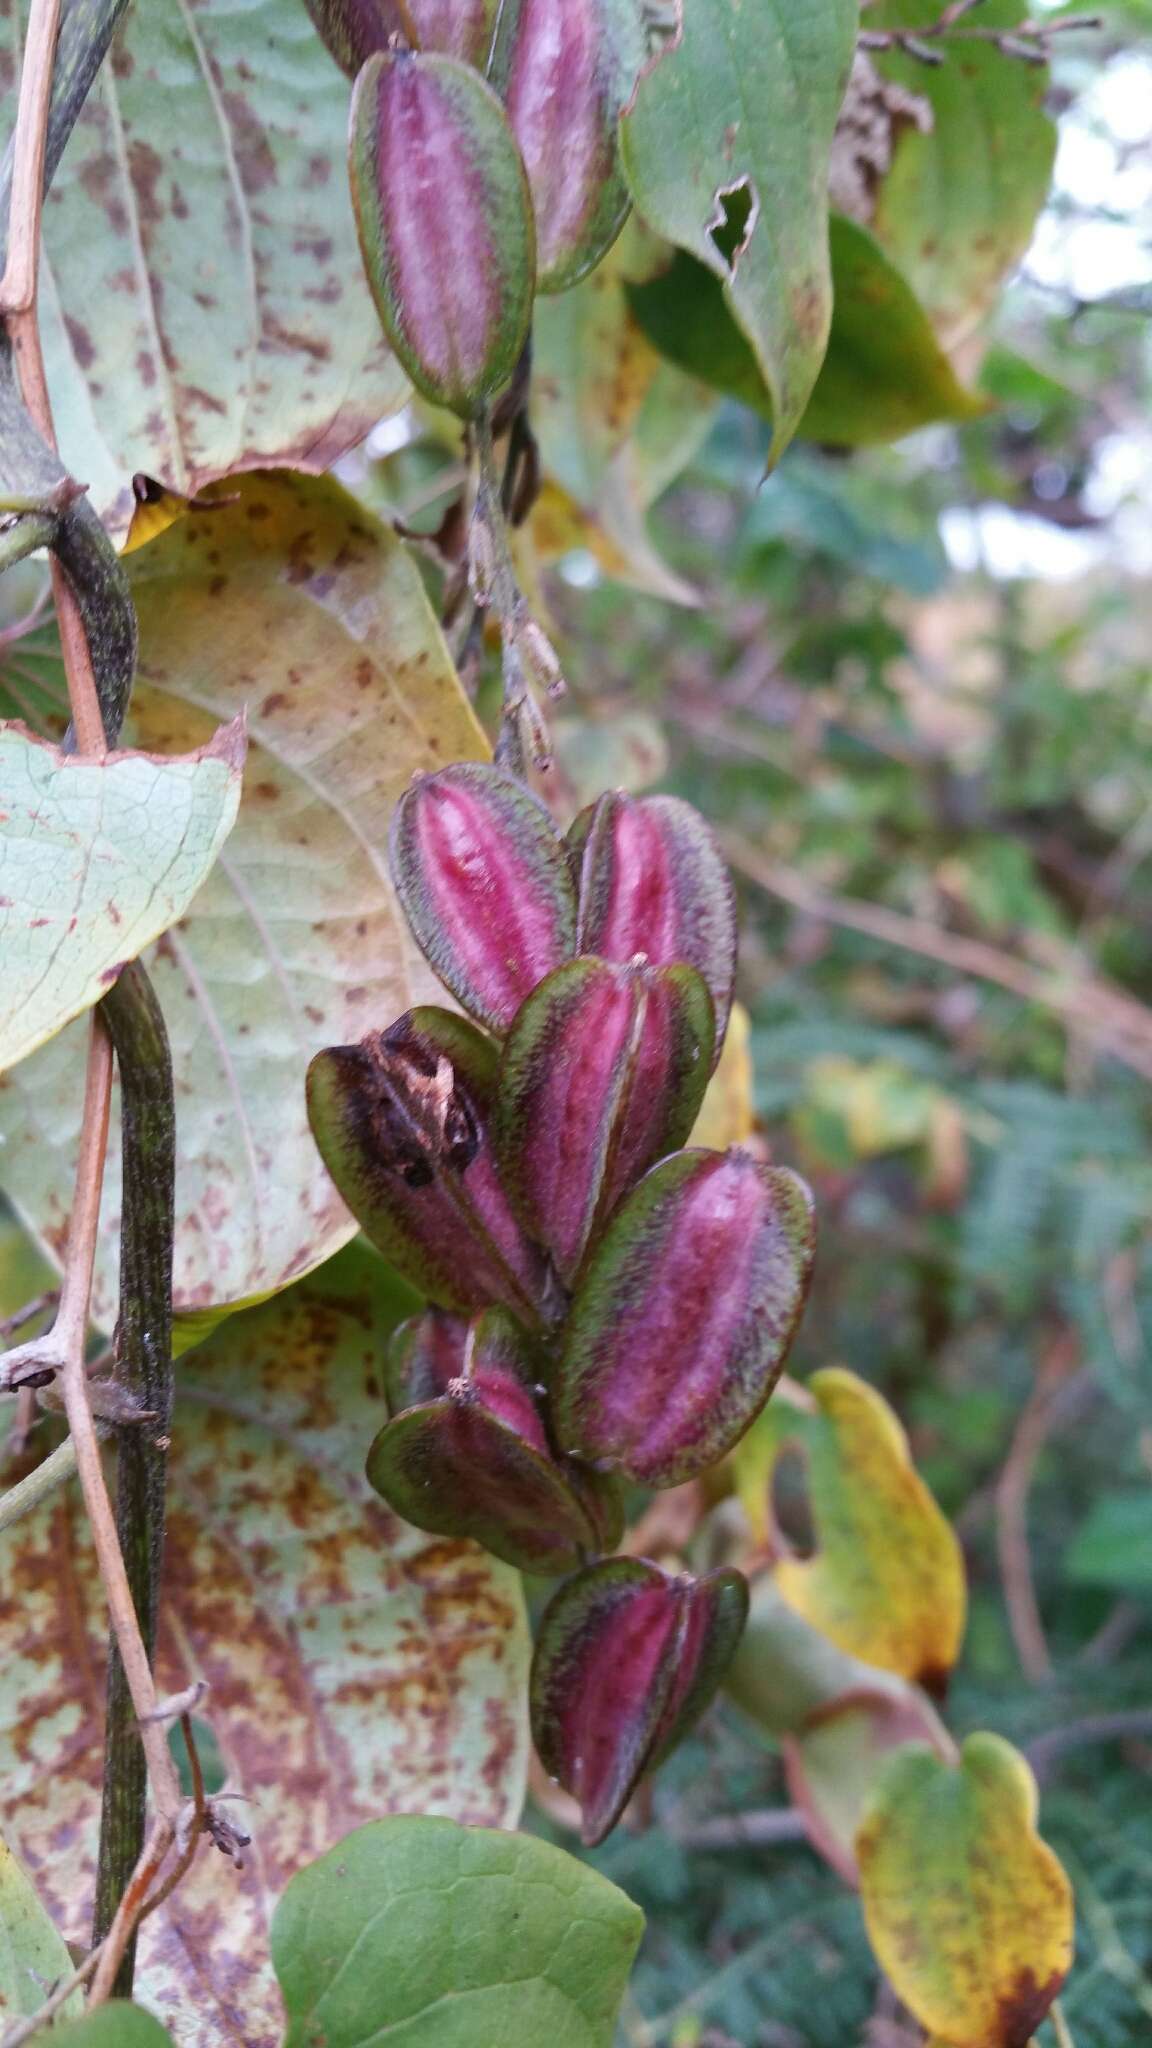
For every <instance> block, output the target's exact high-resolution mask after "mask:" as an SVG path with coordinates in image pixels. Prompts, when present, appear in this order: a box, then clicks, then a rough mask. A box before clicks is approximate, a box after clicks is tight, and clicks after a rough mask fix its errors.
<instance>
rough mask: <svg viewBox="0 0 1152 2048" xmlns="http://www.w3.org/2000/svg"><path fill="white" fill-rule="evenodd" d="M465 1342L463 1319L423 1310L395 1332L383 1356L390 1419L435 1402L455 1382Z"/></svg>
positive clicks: (443, 1311) (465, 1323)
mask: <svg viewBox="0 0 1152 2048" xmlns="http://www.w3.org/2000/svg"><path fill="white" fill-rule="evenodd" d="M467 1342H468V1322H467V1318H466V1317H464V1316H453V1315H448V1314H447V1313H446V1312H445V1310H444V1309H441V1308H429V1309H425V1311H424V1313H423V1315H419V1316H410V1317H409V1318H408V1321H407V1322H406V1323H401V1324H400V1327H399V1329H397V1330H394V1331H393V1333H392V1336H391V1338H390V1340H389V1344H388V1349H387V1351H386V1353H385V1355H384V1395H385V1399H386V1400H387V1403H388V1413H389V1415H399V1414H400V1413H401V1412H402V1410H403V1409H405V1408H417V1407H419V1406H420V1404H421V1403H422V1402H424V1401H436V1400H438V1399H439V1397H440V1395H441V1394H444V1393H446V1392H447V1390H448V1382H449V1380H454V1379H458V1378H459V1376H460V1372H461V1370H462V1367H463V1362H464V1350H465V1346H466V1344H467Z"/></svg>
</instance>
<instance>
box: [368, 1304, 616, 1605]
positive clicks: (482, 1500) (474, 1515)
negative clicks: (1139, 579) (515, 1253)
mask: <svg viewBox="0 0 1152 2048" xmlns="http://www.w3.org/2000/svg"><path fill="white" fill-rule="evenodd" d="M428 1320H429V1319H427V1318H424V1317H420V1318H418V1319H417V1321H416V1324H415V1325H411V1326H409V1328H408V1331H407V1334H406V1337H405V1340H404V1343H403V1346H402V1348H403V1350H404V1351H406V1353H407V1367H408V1370H409V1372H410V1373H411V1371H412V1368H413V1366H414V1365H415V1364H417V1362H419V1363H420V1364H421V1365H422V1366H423V1368H425V1369H430V1370H431V1372H432V1374H434V1375H435V1376H437V1377H438V1376H439V1373H440V1371H441V1370H442V1369H443V1366H444V1365H445V1364H446V1363H447V1362H448V1354H449V1353H450V1351H451V1349H452V1348H453V1345H454V1344H455V1343H456V1342H457V1341H458V1333H457V1330H449V1329H448V1328H447V1327H446V1321H447V1319H441V1321H440V1326H439V1327H438V1328H435V1329H428V1328H427V1327H425V1328H424V1329H423V1330H421V1329H420V1327H419V1326H420V1325H421V1324H425V1325H427V1322H428ZM398 1334H401V1335H403V1334H404V1333H398ZM421 1352H423V1354H424V1355H423V1358H422V1359H420V1358H419V1354H420V1353H421ZM455 1363H456V1364H457V1365H458V1367H459V1370H458V1371H457V1372H455V1373H453V1374H451V1376H450V1377H449V1378H448V1379H447V1381H446V1382H445V1385H444V1389H443V1392H441V1393H439V1394H436V1395H434V1396H432V1397H431V1398H430V1399H427V1400H425V1401H423V1402H420V1403H418V1404H417V1405H415V1406H413V1407H409V1408H404V1409H402V1410H401V1411H400V1412H399V1413H398V1414H396V1415H394V1416H393V1418H392V1420H391V1422H388V1423H386V1424H385V1425H384V1428H383V1429H382V1430H381V1431H380V1433H379V1435H378V1436H377V1437H376V1440H375V1442H374V1443H373V1445H372V1448H371V1450H370V1451H369V1453H368V1463H367V1472H368V1478H369V1480H370V1481H371V1484H372V1485H373V1486H374V1487H375V1489H376V1491H377V1492H378V1493H379V1494H381V1495H382V1496H383V1498H384V1499H385V1500H386V1501H387V1502H388V1504H389V1506H390V1507H392V1508H393V1509H395V1511H396V1513H397V1514H399V1515H402V1516H403V1517H404V1518H405V1520H406V1521H409V1522H412V1523H414V1524H415V1526H416V1527H417V1528H420V1529H427V1530H429V1531H431V1532H432V1533H433V1534H435V1535H442V1536H457V1537H471V1538H473V1539H474V1540H475V1541H476V1542H478V1543H482V1544H483V1545H484V1546H485V1548H486V1549H487V1550H490V1551H491V1552H492V1554H493V1555H494V1556H495V1557H500V1558H503V1559H504V1560H505V1561H506V1562H507V1563H509V1564H512V1565H515V1566H516V1567H517V1568H518V1569H519V1570H520V1571H528V1572H540V1573H548V1574H556V1573H559V1572H566V1571H571V1570H572V1569H573V1567H574V1566H576V1565H579V1564H581V1563H582V1562H583V1561H584V1560H585V1559H586V1558H587V1557H589V1556H592V1555H595V1554H596V1553H597V1552H598V1551H599V1550H600V1549H601V1548H602V1547H603V1544H604V1540H605V1537H607V1539H608V1540H609V1541H610V1542H616V1541H617V1540H618V1539H619V1534H620V1527H621V1521H622V1513H621V1509H620V1505H619V1497H618V1495H617V1494H616V1491H615V1489H614V1488H612V1487H611V1485H610V1483H607V1482H605V1481H604V1480H602V1479H599V1478H597V1476H596V1475H595V1474H590V1473H589V1474H581V1473H578V1472H577V1470H576V1468H575V1467H573V1466H572V1465H571V1464H570V1463H569V1462H567V1461H561V1460H558V1459H556V1458H554V1457H553V1455H552V1451H551V1449H550V1447H549V1443H548V1438H547V1434H546V1431H545V1428H544V1422H543V1418H542V1414H541V1409H540V1405H539V1403H540V1398H541V1396H540V1388H539V1384H538V1382H537V1380H536V1378H535V1374H536V1372H537V1370H538V1369H539V1361H538V1359H537V1357H536V1355H535V1353H534V1351H533V1348H532V1346H531V1344H530V1342H529V1340H528V1339H527V1337H526V1336H525V1334H524V1332H523V1331H522V1330H520V1329H519V1327H518V1326H517V1324H516V1323H515V1322H514V1321H513V1320H512V1318H511V1317H510V1316H508V1315H506V1314H505V1313H504V1312H503V1311H502V1310H500V1309H491V1310H489V1311H488V1312H487V1313H486V1314H485V1315H482V1316H480V1317H479V1318H478V1319H477V1320H476V1321H475V1322H473V1323H472V1324H471V1325H465V1326H463V1336H462V1339H460V1340H459V1350H458V1354H457V1357H456V1359H455Z"/></svg>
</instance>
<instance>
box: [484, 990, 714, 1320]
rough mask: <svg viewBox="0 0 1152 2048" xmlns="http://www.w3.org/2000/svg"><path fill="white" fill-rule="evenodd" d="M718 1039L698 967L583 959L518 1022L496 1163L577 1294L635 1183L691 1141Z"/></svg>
mask: <svg viewBox="0 0 1152 2048" xmlns="http://www.w3.org/2000/svg"><path fill="white" fill-rule="evenodd" d="M714 1031H715V1027H714V1023H713V1014H712V998H711V996H710V995H709V993H708V990H707V989H706V987H705V986H704V983H703V981H702V980H701V978H700V976H699V975H698V974H697V973H696V971H695V969H694V968H691V967H648V966H646V965H643V964H641V963H639V962H634V963H632V964H631V965H629V966H619V965H617V964H616V963H614V962H610V961H607V960H587V959H585V960H573V961H570V962H569V963H568V965H567V966H565V967H558V968H556V969H555V971H554V972H553V973H552V974H550V975H548V976H547V978H546V979H545V980H544V981H542V982H541V983H540V986H539V988H537V989H536V990H535V991H534V992H533V994H532V995H530V996H529V997H528V999H527V1001H526V1002H525V1003H524V1004H523V1006H522V1007H521V1009H520V1010H519V1012H518V1013H517V1016H516V1020H515V1022H514V1024H513V1025H512V1029H511V1030H510V1032H509V1033H508V1037H507V1039H506V1040H505V1044H504V1052H503V1056H502V1058H501V1062H500V1077H499V1081H498V1083H497V1090H496V1113H495V1119H494V1124H493V1139H494V1143H495V1146H496V1156H497V1158H498V1160H499V1162H500V1170H501V1174H502V1176H503V1180H504V1185H505V1187H506V1188H507V1189H508V1193H509V1195H510V1196H511V1199H512V1201H513V1202H514V1204H515V1205H516V1209H517V1212H518V1214H519V1215H520V1218H521V1220H522V1222H523V1224H524V1226H525V1228H526V1230H527V1231H528V1232H529V1234H530V1235H531V1236H532V1237H534V1238H536V1239H537V1240H538V1242H539V1243H540V1244H542V1245H544V1246H545V1247H546V1249H547V1250H548V1251H549V1252H550V1253H551V1254H552V1259H553V1262H554V1264H555V1266H556V1270H557V1272H558V1273H559V1275H560V1277H561V1279H562V1280H563V1281H564V1282H565V1284H566V1285H569V1286H570V1285H571V1284H572V1282H573V1280H574V1279H575V1277H576V1274H577V1272H578V1271H579V1268H580V1265H581V1262H582V1260H583V1258H584V1253H585V1250H586V1248H587V1246H588V1244H589V1243H590V1242H591V1241H592V1240H593V1238H594V1236H595V1234H596V1232H597V1231H598V1229H599V1228H600V1227H601V1225H602V1224H604V1223H605V1222H606V1221H607V1219H608V1217H609V1216H610V1215H611V1214H612V1211H613V1210H614V1209H615V1207H616V1205H617V1203H618V1202H619V1201H620V1200H621V1198H622V1197H623V1196H624V1195H625V1194H626V1193H627V1191H628V1189H629V1188H630V1187H631V1186H632V1184H633V1182H635V1181H637V1180H639V1178H640V1175H641V1174H642V1173H644V1172H645V1171H646V1169H647V1168H648V1167H649V1166H651V1165H653V1164H654V1162H655V1161H656V1160H657V1159H662V1158H663V1157H664V1155H665V1154H666V1153H667V1152H671V1151H673V1150H675V1148H676V1147H677V1146H678V1145H682V1144H683V1143H684V1140H685V1138H686V1137H687V1136H688V1133H689V1131H690V1130H691V1129H692V1126H693V1124H694V1123H695V1121H696V1116H697V1113H698V1111H699V1108H700V1104H701V1101H702V1100H703V1096H704V1090H705V1087H706V1086H707V1082H708V1072H709V1068H710V1066H711V1063H712V1041H713V1037H714Z"/></svg>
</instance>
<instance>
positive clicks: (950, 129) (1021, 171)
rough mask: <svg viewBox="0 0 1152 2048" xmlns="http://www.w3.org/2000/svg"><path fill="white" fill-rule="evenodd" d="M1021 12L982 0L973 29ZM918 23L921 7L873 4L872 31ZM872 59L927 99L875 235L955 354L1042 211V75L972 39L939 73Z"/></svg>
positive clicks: (1020, 3) (895, 167)
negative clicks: (923, 122) (921, 125)
mask: <svg viewBox="0 0 1152 2048" xmlns="http://www.w3.org/2000/svg"><path fill="white" fill-rule="evenodd" d="M1028 11H1029V10H1028V6H1027V0H985V4H984V6H983V7H982V8H981V10H980V26H981V28H1009V29H1011V28H1012V27H1014V26H1015V25H1016V24H1017V23H1019V22H1021V21H1023V20H1024V18H1025V16H1026V15H1027V13H1028ZM925 18H926V17H925V14H924V9H923V6H922V4H921V0H876V4H875V5H874V6H873V7H872V8H871V9H870V10H869V14H868V27H869V28H870V29H873V28H875V29H884V28H910V29H915V28H918V27H921V26H922V25H923V23H924V21H925ZM873 62H874V63H875V65H876V67H877V69H878V70H880V71H882V72H883V73H884V74H885V75H886V76H887V77H889V78H893V79H896V80H898V81H899V83H900V84H901V85H903V86H905V87H908V88H909V89H911V90H912V91H914V92H915V93H917V94H920V95H923V97H924V98H925V99H927V100H928V101H929V103H930V105H931V108H932V126H931V128H930V129H929V130H928V131H927V132H921V130H919V129H918V128H916V127H912V126H910V127H908V128H907V129H906V130H905V131H904V133H903V134H902V136H901V137H900V140H899V141H898V143H897V145H896V153H895V156H894V158H893V162H892V168H891V170H890V171H889V172H888V174H887V176H886V178H885V180H884V183H883V185H882V186H881V188H880V193H879V198H878V201H877V206H876V213H875V217H874V219H873V222H872V231H873V233H874V234H875V236H876V238H877V240H878V241H879V242H880V244H881V246H882V247H883V248H884V249H885V250H886V252H887V254H888V255H889V256H890V258H891V259H892V261H893V263H895V264H896V266H897V267H898V269H899V270H900V271H901V272H902V273H903V275H904V277H905V278H906V279H907V281H908V283H909V284H910V285H911V287H912V289H913V291H914V292H915V293H916V296H917V298H918V299H919V300H920V303H921V305H922V306H923V307H924V308H925V310H926V312H927V314H928V317H929V319H930V321H931V322H932V325H933V327H934V328H935V330H936V333H937V335H938V336H939V338H940V341H941V342H942V344H943V346H944V347H945V348H947V349H950V348H954V347H955V345H956V343H957V342H959V341H962V340H963V339H964V337H965V336H966V335H968V334H970V333H971V331H972V329H973V328H974V327H975V326H976V325H977V324H978V323H979V321H980V320H981V319H982V318H983V316H984V314H985V313H986V312H987V311H988V309H989V307H990V306H991V305H992V303H993V301H994V299H995V296H996V291H997V288H998V286H999V284H1000V282H1001V280H1002V278H1003V277H1004V274H1005V272H1006V271H1008V270H1010V269H1011V268H1012V266H1013V264H1015V263H1016V262H1017V260H1018V259H1019V258H1020V257H1021V256H1022V255H1023V253H1024V250H1025V249H1026V247H1027V245H1028V242H1029V240H1030V239H1031V235H1032V228H1033V224H1034V222H1035V219H1036V215H1037V214H1038V212H1039V210H1040V208H1041V206H1042V205H1043V203H1044V197H1045V194H1046V192H1047V190H1048V181H1049V178H1050V177H1051V173H1052V159H1053V155H1054V152H1055V145H1056V130H1055V128H1054V126H1053V124H1052V122H1051V121H1050V120H1049V118H1048V116H1047V114H1046V113H1045V111H1044V100H1045V96H1046V94H1047V90H1048V75H1047V72H1046V71H1045V69H1044V67H1043V66H1036V65H1032V64H1022V63H1020V62H1019V61H1018V60H1017V61H1013V60H1012V59H1011V58H1007V59H1006V58H1005V57H1004V56H1002V55H1001V53H1000V51H999V50H998V49H997V48H996V47H995V45H994V44H993V43H990V42H983V43H981V42H977V41H972V42H966V43H965V44H964V45H963V47H962V48H961V47H959V46H954V48H953V49H952V50H951V51H950V53H949V55H948V58H947V60H946V61H945V63H943V64H939V65H931V66H929V65H927V64H921V63H918V62H917V60H916V59H915V58H914V57H906V56H903V55H902V54H901V53H900V52H898V51H891V52H884V53H875V54H874V56H873Z"/></svg>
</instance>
